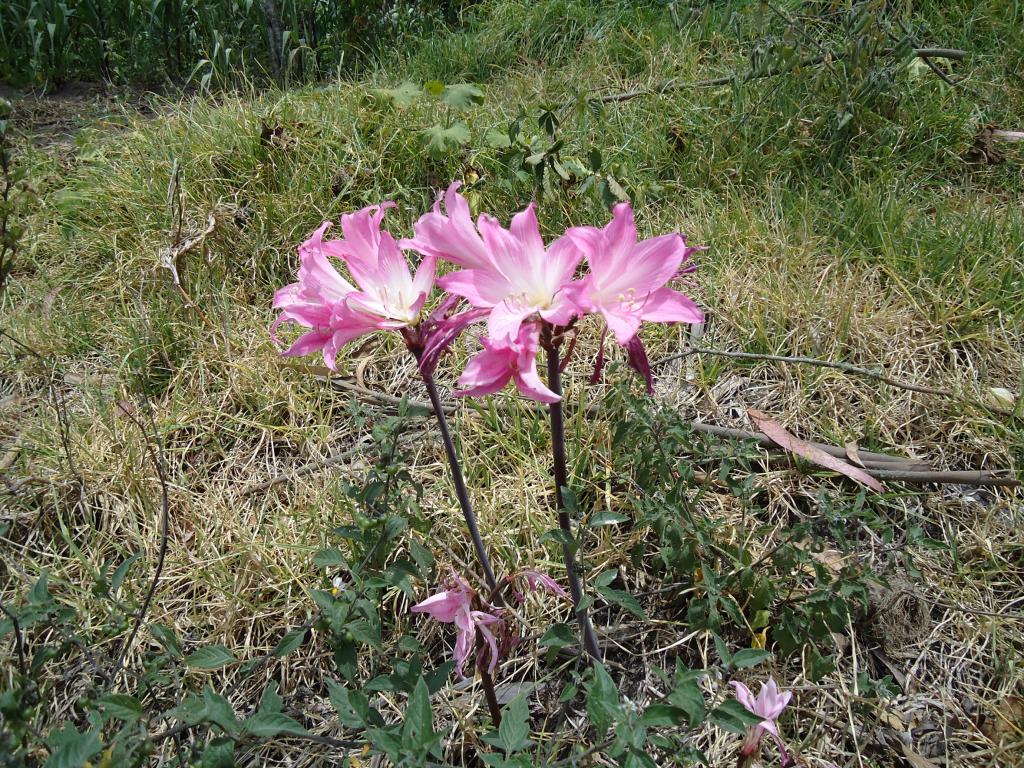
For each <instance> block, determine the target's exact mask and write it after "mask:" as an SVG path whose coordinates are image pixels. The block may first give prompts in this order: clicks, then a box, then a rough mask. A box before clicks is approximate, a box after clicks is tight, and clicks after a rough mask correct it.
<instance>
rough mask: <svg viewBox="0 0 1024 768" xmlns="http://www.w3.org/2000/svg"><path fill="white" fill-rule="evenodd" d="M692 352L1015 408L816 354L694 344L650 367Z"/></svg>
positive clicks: (1001, 410)
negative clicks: (819, 370)
mask: <svg viewBox="0 0 1024 768" xmlns="http://www.w3.org/2000/svg"><path fill="white" fill-rule="evenodd" d="M690 355H715V356H716V357H731V358H735V359H737V360H766V361H769V362H774V363H797V364H799V365H813V366H817V367H818V368H832V369H834V370H837V371H842V372H843V373H850V374H853V375H854V376H864V377H866V378H869V379H874V380H875V381H880V382H882V383H883V384H888V385H890V386H892V387H898V388H899V389H906V390H908V391H910V392H920V393H921V394H924V395H938V396H939V397H945V398H947V399H949V400H959V401H966V402H969V403H972V404H974V405H979V406H981V407H982V408H985V409H987V410H989V411H992V412H994V413H999V414H1003V415H1007V416H1012V415H1014V413H1013V411H1011V410H1008V409H1006V408H1000V407H998V406H994V405H988V404H986V403H981V402H977V401H975V400H971V399H970V398H965V397H963V396H960V395H957V394H956V393H955V392H952V391H950V390H948V389H938V388H937V387H926V386H924V385H922V384H913V383H911V382H909V381H902V380H900V379H894V378H893V377H891V376H886V375H885V374H884V373H880V372H879V371H873V370H871V369H870V368H861V367H860V366H858V365H852V364H851V363H840V362H837V361H834V360H821V359H819V358H816V357H801V356H799V355H795V356H790V355H766V354H760V353H757V352H733V351H729V350H725V349H715V348H713V347H691V348H690V349H687V350H684V351H682V352H678V353H676V354H674V355H669V356H668V357H663V358H661V359H660V360H655V361H654V362H653V363H651V368H659V367H661V366H663V365H666V364H667V363H671V362H673V361H675V360H681V359H683V358H684V357H689V356H690Z"/></svg>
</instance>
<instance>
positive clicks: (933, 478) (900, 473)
mask: <svg viewBox="0 0 1024 768" xmlns="http://www.w3.org/2000/svg"><path fill="white" fill-rule="evenodd" d="M808 359H809V360H810V359H811V358H808ZM666 360H667V359H666ZM666 360H662V361H659V362H665V361H666ZM816 362H822V361H816ZM869 373H874V372H869ZM346 389H349V390H350V391H352V392H355V393H357V394H366V395H367V396H371V397H373V398H374V399H376V400H378V401H384V402H393V403H398V402H401V399H400V398H397V397H395V396H394V395H386V394H385V393H382V392H374V391H372V390H368V389H366V388H365V387H359V386H358V385H355V384H351V385H347V386H346ZM410 404H415V405H416V406H418V407H421V408H423V409H424V410H426V411H427V412H428V413H433V409H432V408H431V406H430V403H419V402H416V403H410ZM443 407H444V409H445V411H446V412H447V411H449V409H451V410H454V409H455V405H454V404H453V403H445V404H444V406H443ZM588 410H589V409H588ZM593 410H594V411H595V412H597V410H598V409H597V408H593ZM687 423H688V425H689V426H690V428H691V429H693V430H694V431H695V432H703V433H705V434H710V435H716V436H718V437H724V438H728V439H732V440H748V441H751V442H754V443H757V444H758V445H760V446H761V447H762V448H766V449H775V448H779V446H777V445H776V444H775V443H774V442H773V441H772V440H770V439H769V438H768V437H767V436H765V435H763V434H758V433H756V432H748V431H746V430H742V429H734V428H732V427H720V426H717V425H714V424H705V423H703V422H700V421H690V422H687ZM807 444H808V445H810V446H813V447H814V448H815V449H817V450H820V451H823V452H824V453H827V454H829V455H830V456H835V457H837V458H840V459H844V460H845V459H847V458H848V454H847V452H846V449H845V448H840V447H838V446H834V445H828V444H827V443H814V442H807ZM357 452H358V448H352V449H350V450H349V451H345V452H344V453H341V454H338V455H337V456H332V457H331V458H329V459H326V460H324V461H320V462H313V463H311V464H305V465H303V466H301V467H297V468H296V469H293V470H290V471H288V472H285V473H282V474H280V475H277V476H276V477H273V478H271V479H270V480H266V481H264V482H262V483H257V484H256V485H252V486H249V487H247V488H246V489H244V490H243V491H242V495H243V496H251V495H252V494H253V493H258V492H259V491H265V490H267V489H269V488H272V487H273V486H275V485H279V484H280V483H286V482H289V481H290V480H292V479H294V478H297V477H304V476H306V475H309V474H313V473H316V472H320V471H322V470H324V469H327V468H329V467H332V466H337V465H338V464H344V463H345V462H346V461H348V460H349V459H351V458H352V456H353V455H355V454H356V453H357ZM857 455H858V456H859V457H860V459H861V461H862V462H863V464H864V469H865V471H866V472H867V473H868V474H869V475H871V476H872V477H874V478H875V479H877V480H895V481H898V482H904V483H911V484H927V483H935V484H944V483H954V484H962V485H987V486H1002V487H1018V486H1020V485H1021V481H1020V480H1017V479H1016V478H1015V477H1014V476H1013V475H1012V474H1011V473H1010V472H1009V471H1007V470H949V471H946V470H936V469H932V468H931V467H930V466H929V465H928V463H927V462H924V461H921V460H919V459H912V458H906V457H902V456H890V455H887V454H884V453H874V452H872V451H864V450H859V451H858V452H857Z"/></svg>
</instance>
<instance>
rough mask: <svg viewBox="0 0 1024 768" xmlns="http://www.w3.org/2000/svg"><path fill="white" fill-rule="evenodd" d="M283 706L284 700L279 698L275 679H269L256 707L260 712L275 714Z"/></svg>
mask: <svg viewBox="0 0 1024 768" xmlns="http://www.w3.org/2000/svg"><path fill="white" fill-rule="evenodd" d="M283 706H284V702H283V701H282V700H281V694H280V693H278V689H277V681H275V680H271V681H270V682H269V683H267V687H266V688H264V689H263V695H262V696H260V704H259V707H257V709H258V710H259V711H260V712H269V713H272V714H276V713H278V712H280V711H281V708H282V707H283Z"/></svg>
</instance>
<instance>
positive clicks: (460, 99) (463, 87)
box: [441, 83, 484, 110]
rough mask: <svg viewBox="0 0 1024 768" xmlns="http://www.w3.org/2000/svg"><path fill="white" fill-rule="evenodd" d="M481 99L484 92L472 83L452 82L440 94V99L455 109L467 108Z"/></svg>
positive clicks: (481, 100) (478, 102)
mask: <svg viewBox="0 0 1024 768" xmlns="http://www.w3.org/2000/svg"><path fill="white" fill-rule="evenodd" d="M483 100H484V92H483V91H481V90H480V89H479V88H478V87H477V86H475V85H473V84H472V83H454V84H452V85H449V86H446V87H445V89H444V92H443V93H442V94H441V101H443V102H444V103H445V104H447V105H448V106H449V107H451V108H452V109H457V110H464V109H469V108H470V107H472V106H474V105H476V104H480V103H482V102H483Z"/></svg>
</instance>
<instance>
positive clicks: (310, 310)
mask: <svg viewBox="0 0 1024 768" xmlns="http://www.w3.org/2000/svg"><path fill="white" fill-rule="evenodd" d="M393 207H394V203H384V204H382V205H379V206H370V207H368V208H363V209H362V210H360V211H356V212H354V213H347V214H344V215H343V216H342V217H341V231H342V235H343V238H342V239H339V240H326V241H325V240H324V233H325V232H326V231H327V229H328V228H329V227H330V226H331V224H330V222H324V223H323V224H322V225H321V226H320V227H319V229H317V230H316V231H315V232H314V233H313V234H312V236H310V238H309V239H308V240H307V241H306V242H305V243H303V244H302V245H301V246H299V260H300V266H299V279H298V281H297V282H295V283H292V284H291V285H287V286H285V287H284V288H281V289H280V290H279V291H277V293H276V294H275V295H274V303H273V306H274V309H279V310H281V314H280V315H279V316H278V317H277V319H276V320H275V321H274V323H273V325H272V326H271V335H273V334H274V332H275V331H276V329H277V327H278V326H279V325H281V324H282V323H294V324H296V325H300V326H302V327H304V328H308V329H310V330H309V331H308V332H307V333H305V334H303V335H302V336H300V337H299V338H298V339H297V340H296V341H295V342H294V343H293V344H292V345H291V346H290V347H289V348H288V349H287V350H285V352H284V353H283V354H285V355H288V356H297V355H306V354H309V353H311V352H314V351H317V350H320V351H322V352H323V355H324V362H325V363H326V365H327V366H328V367H329V368H331V369H334V368H336V359H337V354H338V352H339V350H340V349H341V348H342V347H343V346H344V345H345V344H347V343H349V342H350V341H352V340H354V339H356V338H358V337H359V336H362V335H363V334H366V333H370V332H372V331H377V330H398V331H401V332H402V333H403V334H404V335H407V336H408V338H407V342H409V343H410V344H412V343H413V341H415V343H416V344H418V345H419V347H420V348H422V346H424V345H425V344H426V342H427V339H426V338H423V336H424V334H423V333H417V332H415V329H417V327H418V326H419V324H420V320H421V315H422V310H423V305H424V304H425V303H426V300H427V297H428V295H429V294H430V291H431V289H432V288H433V285H434V275H435V266H436V259H435V258H434V257H433V256H430V255H428V256H426V257H425V258H424V259H423V261H422V262H420V264H419V266H418V267H417V269H416V272H415V275H413V274H412V273H410V271H409V265H408V263H407V262H406V259H405V257H404V256H403V255H402V252H401V250H400V248H399V246H398V243H396V242H395V239H394V237H392V236H391V234H390V233H389V232H387V231H386V230H382V229H381V221H382V219H383V218H384V213H385V211H386V210H387V209H388V208H393ZM332 259H336V260H338V261H339V262H341V263H344V265H345V266H346V267H347V268H348V273H349V275H351V277H352V279H353V280H354V282H355V284H353V283H351V282H349V281H348V280H347V279H346V278H345V277H343V276H342V275H341V273H339V272H338V270H337V269H336V268H335V266H334V263H333V262H332ZM452 306H453V305H451V304H449V305H447V306H446V312H445V313H444V314H443V316H432V317H431V323H430V324H429V325H430V329H431V331H432V332H434V333H442V332H443V333H444V335H445V338H446V339H447V343H451V340H453V339H454V338H455V336H456V335H458V332H459V331H461V330H462V328H464V327H465V325H466V324H467V322H471V321H472V320H473V319H476V317H471V318H469V320H467V319H466V318H457V317H455V316H450V315H449V314H448V311H449V310H450V309H451V308H452ZM435 315H436V313H435ZM456 326H457V327H456ZM275 341H276V337H275ZM437 346H438V345H437V344H435V347H437ZM444 346H447V344H444ZM410 348H412V347H410ZM439 351H440V350H439V349H435V352H437V353H439ZM433 362H436V354H435V355H434V356H433Z"/></svg>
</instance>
